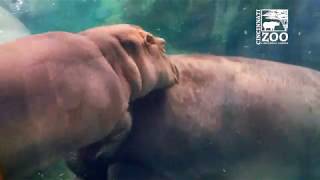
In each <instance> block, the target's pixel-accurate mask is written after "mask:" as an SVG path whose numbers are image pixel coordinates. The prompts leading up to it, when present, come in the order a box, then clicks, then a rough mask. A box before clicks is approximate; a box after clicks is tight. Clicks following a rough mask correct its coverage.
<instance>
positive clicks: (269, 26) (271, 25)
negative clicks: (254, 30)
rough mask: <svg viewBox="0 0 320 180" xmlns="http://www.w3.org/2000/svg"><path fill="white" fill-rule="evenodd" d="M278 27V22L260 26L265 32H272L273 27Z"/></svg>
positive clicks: (265, 23)
mask: <svg viewBox="0 0 320 180" xmlns="http://www.w3.org/2000/svg"><path fill="white" fill-rule="evenodd" d="M279 25H280V23H279V22H277V21H271V22H264V23H263V25H262V26H263V29H264V30H265V31H267V30H270V31H274V29H275V27H276V26H279Z"/></svg>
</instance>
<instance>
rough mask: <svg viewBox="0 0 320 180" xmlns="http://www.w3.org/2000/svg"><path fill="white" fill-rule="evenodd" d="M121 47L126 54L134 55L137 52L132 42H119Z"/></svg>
mask: <svg viewBox="0 0 320 180" xmlns="http://www.w3.org/2000/svg"><path fill="white" fill-rule="evenodd" d="M121 45H122V47H123V48H124V49H125V50H126V51H127V53H128V54H134V53H136V52H137V45H136V43H135V42H133V41H123V42H121Z"/></svg>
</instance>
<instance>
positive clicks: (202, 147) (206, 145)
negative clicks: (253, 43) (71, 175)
mask: <svg viewBox="0 0 320 180" xmlns="http://www.w3.org/2000/svg"><path fill="white" fill-rule="evenodd" d="M171 61H172V63H173V64H175V65H176V66H177V68H178V70H179V72H180V80H179V84H177V85H174V86H173V87H171V88H170V89H166V90H159V91H156V92H153V93H151V94H150V95H148V96H146V97H144V98H142V99H140V100H137V101H136V102H135V103H134V104H133V106H132V109H131V112H132V116H133V119H134V121H133V128H132V131H131V134H130V136H129V138H128V139H127V141H126V142H125V143H124V144H123V146H122V147H121V148H120V149H121V150H119V152H118V153H117V157H116V158H115V159H114V162H116V161H118V163H114V164H113V165H112V166H111V167H110V168H109V170H108V172H109V179H110V180H114V179H116V180H257V179H259V180H267V179H268V180H269V179H272V180H301V179H304V180H306V179H308V180H309V179H310V180H311V179H312V180H313V179H319V178H320V173H319V168H320V156H319V152H320V143H319V141H320V73H319V72H317V71H314V70H311V69H307V68H303V67H298V66H293V65H286V64H281V63H276V62H270V61H264V60H256V59H247V58H240V57H219V56H209V55H208V56H200V55H189V56H187V55H177V56H171ZM80 161H81V160H80ZM103 161H104V157H103V156H100V158H98V159H97V161H96V164H97V165H101V164H102V162H103ZM82 162H83V161H82ZM105 162H106V161H105ZM109 163H110V161H109ZM70 164H72V163H70ZM74 164H76V163H74ZM92 164H93V162H92V161H91V164H87V166H82V168H83V169H82V171H83V172H87V173H88V174H89V173H91V174H93V173H96V174H98V173H103V172H106V169H104V170H105V171H103V172H94V171H95V170H96V169H93V168H91V167H94V166H92ZM90 165H91V166H90ZM78 168H79V167H78ZM79 169H81V168H79ZM96 180H97V179H96Z"/></svg>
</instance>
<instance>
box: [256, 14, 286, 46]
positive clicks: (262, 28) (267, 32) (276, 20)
mask: <svg viewBox="0 0 320 180" xmlns="http://www.w3.org/2000/svg"><path fill="white" fill-rule="evenodd" d="M288 17H289V16H288V9H257V10H256V44H257V45H260V44H288V39H289V35H288V21H289V18H288Z"/></svg>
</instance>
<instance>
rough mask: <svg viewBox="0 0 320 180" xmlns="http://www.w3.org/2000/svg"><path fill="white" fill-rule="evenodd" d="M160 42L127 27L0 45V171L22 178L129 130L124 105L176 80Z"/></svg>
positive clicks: (109, 144)
mask: <svg viewBox="0 0 320 180" xmlns="http://www.w3.org/2000/svg"><path fill="white" fill-rule="evenodd" d="M163 50H164V40H163V39H161V38H157V37H155V36H153V35H152V34H150V33H148V32H146V31H144V30H143V29H141V28H140V27H137V26H133V25H126V24H121V25H113V26H104V27H97V28H93V29H89V30H87V31H84V32H81V33H78V34H74V33H67V32H49V33H45V34H40V35H33V36H29V37H26V38H22V39H18V40H17V41H14V42H10V43H6V44H3V45H0V109H1V112H0V144H1V148H0V171H1V172H0V176H3V177H2V178H4V179H5V180H8V179H9V180H10V179H19V180H20V179H24V178H25V177H26V176H27V175H29V174H30V173H32V172H34V171H35V170H38V169H40V168H43V167H45V166H47V165H49V164H50V163H52V162H54V161H55V160H57V159H61V158H63V157H64V156H65V155H66V154H68V153H69V152H73V151H76V150H77V149H79V148H81V147H84V146H87V145H89V144H91V143H93V142H96V141H99V140H102V139H108V140H110V141H108V142H107V141H104V142H106V147H107V148H108V150H109V151H108V153H109V154H110V155H112V154H113V152H114V150H115V149H116V148H117V146H118V145H119V144H120V142H121V141H122V139H123V138H124V137H126V134H127V132H128V131H129V130H130V128H131V124H132V122H131V118H130V115H129V113H128V104H129V103H130V102H131V101H133V100H135V99H136V98H139V97H142V96H144V95H146V94H148V93H149V92H151V91H152V90H154V89H159V88H164V87H168V86H170V85H172V84H174V83H175V82H176V81H177V74H176V73H177V71H176V68H175V66H174V65H173V64H171V62H170V61H169V60H168V58H167V57H166V56H165V54H164V52H163Z"/></svg>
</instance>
